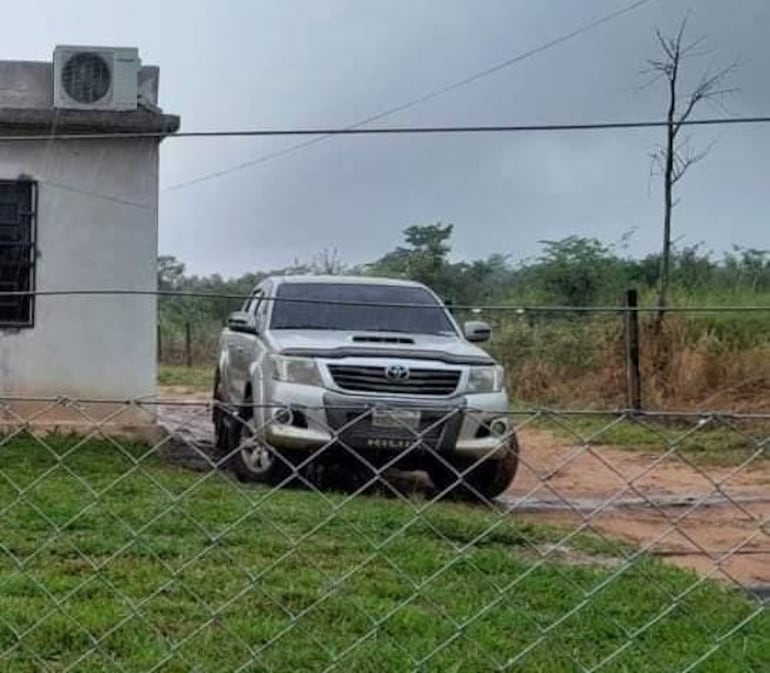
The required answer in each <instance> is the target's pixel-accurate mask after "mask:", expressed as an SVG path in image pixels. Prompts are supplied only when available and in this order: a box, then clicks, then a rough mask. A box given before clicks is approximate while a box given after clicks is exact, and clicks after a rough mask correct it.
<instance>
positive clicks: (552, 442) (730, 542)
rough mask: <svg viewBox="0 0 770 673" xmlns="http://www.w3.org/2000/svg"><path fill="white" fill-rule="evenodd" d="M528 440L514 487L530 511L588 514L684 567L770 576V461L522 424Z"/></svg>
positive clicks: (555, 517)
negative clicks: (611, 443)
mask: <svg viewBox="0 0 770 673" xmlns="http://www.w3.org/2000/svg"><path fill="white" fill-rule="evenodd" d="M521 444H522V447H523V450H522V466H521V468H520V471H519V475H518V476H517V478H516V480H515V481H514V483H513V485H512V486H511V488H510V489H509V490H508V492H507V493H506V496H505V502H506V504H507V505H508V506H511V507H516V509H517V510H519V511H520V514H519V515H520V516H522V517H526V518H527V519H529V520H532V521H540V522H549V523H557V524H565V525H570V526H574V525H578V524H580V523H584V522H585V523H586V524H587V525H589V526H590V527H591V528H593V529H594V530H596V531H597V532H601V533H604V534H607V535H609V536H612V537H614V538H617V539H620V540H623V541H625V542H628V543H630V544H633V545H634V546H638V547H643V548H645V549H648V550H650V551H652V552H653V553H656V554H659V555H661V556H662V557H664V558H665V559H666V560H668V561H670V562H672V563H675V564H677V565H680V566H682V567H686V568H691V569H693V570H696V571H698V572H701V573H711V574H712V576H714V577H717V578H721V579H732V580H737V581H739V582H741V583H742V584H744V585H747V586H754V585H770V520H769V519H768V517H770V461H767V460H764V461H757V462H755V463H753V464H751V465H749V466H748V467H746V468H743V469H736V468H730V467H716V466H713V465H699V466H698V465H695V466H693V465H689V464H687V462H685V461H684V460H682V459H681V458H680V457H679V456H673V457H670V458H666V459H661V454H656V453H641V452H637V451H631V450H625V449H617V448H612V447H606V446H591V447H580V446H576V445H575V444H574V443H570V442H569V441H565V440H562V439H559V438H558V437H555V436H554V435H553V434H551V433H549V432H539V431H536V430H524V431H522V433H521ZM762 522H764V526H763V525H762Z"/></svg>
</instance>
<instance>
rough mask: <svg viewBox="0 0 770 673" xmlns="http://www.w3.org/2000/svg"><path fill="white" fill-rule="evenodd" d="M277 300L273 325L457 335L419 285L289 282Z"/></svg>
mask: <svg viewBox="0 0 770 673" xmlns="http://www.w3.org/2000/svg"><path fill="white" fill-rule="evenodd" d="M276 299H277V301H276V303H275V307H274V308H273V317H272V320H271V323H270V326H271V327H272V329H321V330H341V331H346V332H354V331H368V332H406V333H415V334H439V335H455V334H456V332H455V329H454V327H453V326H452V323H451V322H450V320H449V318H448V317H447V314H446V311H445V309H444V307H443V306H441V305H440V304H439V303H437V302H436V300H435V299H434V297H433V296H432V295H431V294H430V293H429V292H427V291H425V290H424V289H422V288H419V287H399V286H396V285H369V284H366V285H365V284H361V285H355V284H348V283H285V284H283V285H281V286H279V288H278V292H277V294H276ZM292 300H294V301H292Z"/></svg>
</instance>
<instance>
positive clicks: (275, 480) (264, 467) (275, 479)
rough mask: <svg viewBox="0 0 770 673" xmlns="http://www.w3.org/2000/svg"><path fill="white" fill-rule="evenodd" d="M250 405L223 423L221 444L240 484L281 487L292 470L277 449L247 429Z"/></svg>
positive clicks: (249, 419)
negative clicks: (249, 483)
mask: <svg viewBox="0 0 770 673" xmlns="http://www.w3.org/2000/svg"><path fill="white" fill-rule="evenodd" d="M250 421H251V407H250V404H249V403H247V405H246V406H245V407H244V408H243V409H242V410H241V412H240V413H239V414H238V417H236V418H230V419H229V420H226V421H225V424H224V425H225V428H226V429H225V437H224V444H225V446H226V453H227V455H228V457H229V462H230V465H231V466H232V469H233V472H234V473H235V476H236V477H237V478H238V480H239V481H242V482H263V483H266V484H274V485H276V484H281V483H283V482H284V481H286V480H287V478H288V477H289V476H290V474H291V468H290V466H289V465H288V464H287V462H286V460H285V459H284V458H283V456H281V455H280V454H279V453H278V451H276V449H274V448H273V447H271V446H269V445H268V444H267V443H265V442H264V441H262V440H261V439H260V438H259V437H256V436H254V434H253V432H252V431H251V427H250Z"/></svg>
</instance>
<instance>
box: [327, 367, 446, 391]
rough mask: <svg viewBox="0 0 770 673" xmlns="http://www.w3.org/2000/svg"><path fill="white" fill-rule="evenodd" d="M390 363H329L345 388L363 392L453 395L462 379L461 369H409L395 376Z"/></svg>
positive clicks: (340, 385) (330, 369)
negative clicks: (364, 365)
mask: <svg viewBox="0 0 770 673" xmlns="http://www.w3.org/2000/svg"><path fill="white" fill-rule="evenodd" d="M386 371H387V368H386V367H363V366H358V365H329V373H330V374H331V375H332V378H333V379H334V383H336V384H337V385H338V386H339V387H340V388H341V389H343V390H349V391H351V392H361V393H394V394H401V395H438V396H441V395H443V396H446V395H451V394H452V393H453V392H455V390H457V384H458V383H459V381H460V371H459V370H458V369H409V370H408V375H407V376H406V377H405V378H397V379H392V378H388V376H387V375H386Z"/></svg>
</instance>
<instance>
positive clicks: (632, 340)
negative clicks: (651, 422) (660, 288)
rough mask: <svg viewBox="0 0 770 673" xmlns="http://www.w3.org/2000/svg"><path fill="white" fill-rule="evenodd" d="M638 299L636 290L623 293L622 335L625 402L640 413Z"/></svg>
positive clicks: (640, 381)
mask: <svg viewBox="0 0 770 673" xmlns="http://www.w3.org/2000/svg"><path fill="white" fill-rule="evenodd" d="M638 305H639V297H638V294H637V291H636V290H627V291H626V293H625V310H624V311H623V333H624V335H625V356H626V358H625V359H626V401H627V403H628V408H629V409H633V410H634V411H640V410H641V408H642V378H641V374H640V369H639V313H638V311H637V310H636V308H637V306H638Z"/></svg>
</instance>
